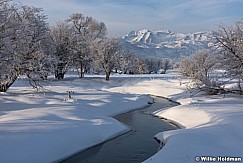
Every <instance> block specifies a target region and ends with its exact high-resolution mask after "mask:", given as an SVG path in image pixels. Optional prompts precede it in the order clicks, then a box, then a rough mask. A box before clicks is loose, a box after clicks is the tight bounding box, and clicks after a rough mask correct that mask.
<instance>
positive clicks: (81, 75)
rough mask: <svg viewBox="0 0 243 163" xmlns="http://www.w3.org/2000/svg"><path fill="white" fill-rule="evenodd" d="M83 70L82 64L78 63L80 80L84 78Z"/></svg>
mask: <svg viewBox="0 0 243 163" xmlns="http://www.w3.org/2000/svg"><path fill="white" fill-rule="evenodd" d="M83 69H84V68H83V62H82V61H80V76H79V78H80V79H81V78H83V77H84V71H83Z"/></svg>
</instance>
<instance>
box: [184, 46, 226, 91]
mask: <svg viewBox="0 0 243 163" xmlns="http://www.w3.org/2000/svg"><path fill="white" fill-rule="evenodd" d="M217 57H218V55H217V54H216V53H214V52H212V51H209V50H199V51H198V52H196V53H194V54H193V55H192V56H189V57H186V58H184V59H182V60H181V63H180V71H181V73H182V74H183V75H185V76H187V77H189V78H190V79H191V80H192V82H193V84H191V83H190V84H189V85H188V89H189V90H190V91H191V92H192V94H195V93H197V92H200V91H204V92H206V93H207V94H217V93H222V92H224V89H223V87H222V86H223V85H224V83H223V82H221V81H219V78H220V77H219V76H218V74H216V75H215V71H216V68H217V65H218V64H217V63H218V59H217Z"/></svg>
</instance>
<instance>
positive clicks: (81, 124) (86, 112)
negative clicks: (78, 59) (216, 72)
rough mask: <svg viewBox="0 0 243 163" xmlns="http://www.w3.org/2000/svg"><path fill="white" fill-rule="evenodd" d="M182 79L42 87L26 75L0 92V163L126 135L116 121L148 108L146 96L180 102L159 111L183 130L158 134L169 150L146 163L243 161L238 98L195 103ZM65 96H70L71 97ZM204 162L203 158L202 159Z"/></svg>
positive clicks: (61, 153)
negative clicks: (35, 87)
mask: <svg viewBox="0 0 243 163" xmlns="http://www.w3.org/2000/svg"><path fill="white" fill-rule="evenodd" d="M177 77H178V75H177V74H176V73H173V72H171V73H169V74H166V75H156V74H155V75H140V76H139V75H138V76H136V75H132V76H124V75H122V76H121V75H117V76H112V77H111V81H109V82H106V81H105V80H104V77H103V76H87V77H86V78H84V79H81V80H79V79H74V78H72V77H71V76H70V77H69V78H68V79H65V80H64V81H56V80H54V81H51V82H48V83H45V85H46V86H45V87H44V89H43V90H42V91H41V92H35V91H33V90H32V89H31V87H29V85H28V83H27V81H26V80H25V79H23V78H20V79H18V81H17V82H16V83H15V85H14V86H13V87H11V88H10V90H9V91H8V92H7V93H2V94H0V108H1V109H0V151H1V153H0V162H52V161H56V160H59V159H61V158H64V157H67V156H69V155H71V154H73V153H76V152H78V151H80V150H82V149H85V148H87V147H90V146H93V145H95V144H98V143H100V142H103V141H105V140H108V139H110V138H112V137H114V136H117V135H119V134H121V133H124V132H126V131H128V129H127V127H126V126H124V125H123V124H121V123H119V122H118V121H116V120H115V119H113V118H112V117H111V116H114V115H117V114H120V113H123V112H126V111H129V110H132V109H136V108H141V107H143V106H145V105H147V103H148V101H151V98H150V97H149V96H147V95H146V94H153V95H160V96H165V97H168V98H170V99H173V100H176V101H178V102H180V103H181V104H182V105H180V106H177V107H174V108H169V109H166V110H161V111H158V112H156V113H155V114H156V115H157V116H161V117H164V118H167V119H171V120H174V121H176V122H178V123H180V124H182V125H184V126H185V127H186V128H185V129H180V130H175V131H168V132H163V133H158V134H157V135H156V137H157V138H158V139H160V140H161V141H163V142H165V143H166V145H165V146H164V147H163V148H162V149H161V150H160V151H159V152H158V153H157V154H155V155H154V156H152V157H151V158H149V159H148V160H146V161H145V162H146V163H147V162H195V159H196V156H199V158H197V159H203V158H201V156H211V157H212V158H213V157H218V156H222V157H243V152H242V147H243V130H242V126H241V124H243V107H242V106H243V105H242V104H243V102H242V97H241V96H236V95H235V96H233V95H226V96H225V98H223V96H222V95H219V96H197V97H193V98H190V96H189V93H188V92H187V91H186V89H185V87H184V86H180V83H179V79H178V78H177ZM67 91H73V92H74V94H72V99H67V98H68V94H67ZM199 161H200V160H199Z"/></svg>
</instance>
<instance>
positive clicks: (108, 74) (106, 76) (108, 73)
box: [105, 72, 111, 81]
mask: <svg viewBox="0 0 243 163" xmlns="http://www.w3.org/2000/svg"><path fill="white" fill-rule="evenodd" d="M110 74H111V73H110V72H106V73H105V80H106V81H109V80H110Z"/></svg>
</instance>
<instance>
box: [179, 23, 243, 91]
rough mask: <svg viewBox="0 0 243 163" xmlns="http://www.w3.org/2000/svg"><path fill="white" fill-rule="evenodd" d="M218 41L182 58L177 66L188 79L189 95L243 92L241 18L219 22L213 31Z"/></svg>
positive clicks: (242, 25) (242, 29) (242, 35)
mask: <svg viewBox="0 0 243 163" xmlns="http://www.w3.org/2000/svg"><path fill="white" fill-rule="evenodd" d="M214 39H216V40H217V42H218V43H217V44H216V45H215V46H214V47H213V48H212V49H211V50H200V51H198V52H196V53H195V54H193V55H192V56H189V57H186V58H184V59H182V60H181V63H180V70H181V73H182V74H183V75H184V76H187V77H189V78H190V79H191V82H190V83H189V84H188V86H187V87H188V89H189V90H190V91H191V93H192V95H193V94H196V93H198V92H201V91H203V92H206V93H207V94H222V93H239V94H243V90H242V84H241V83H242V80H243V20H240V21H237V22H235V24H234V25H231V26H225V25H220V26H219V29H218V31H217V32H214Z"/></svg>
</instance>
